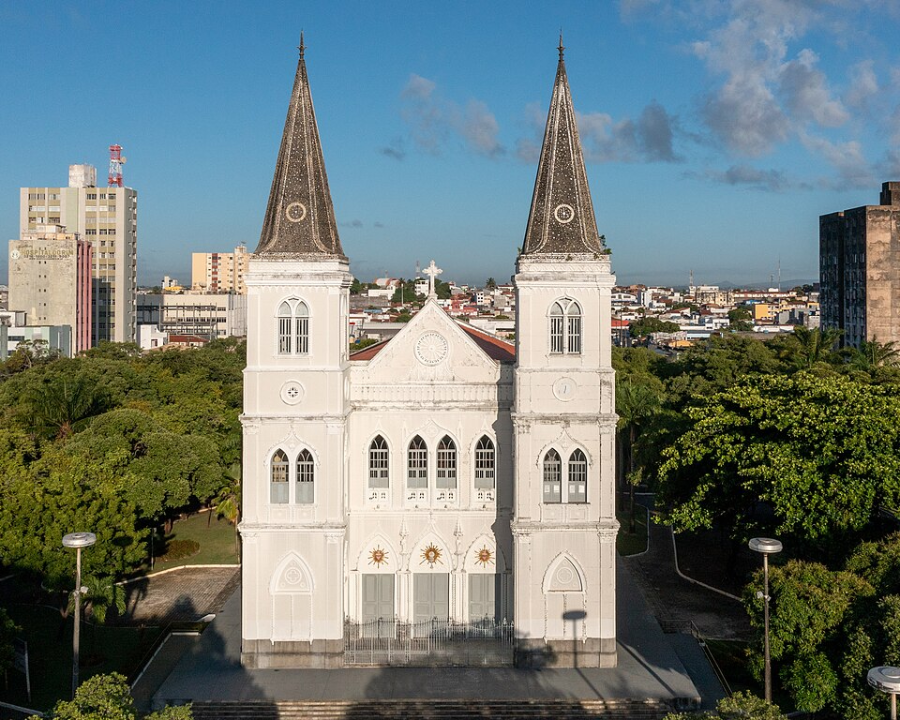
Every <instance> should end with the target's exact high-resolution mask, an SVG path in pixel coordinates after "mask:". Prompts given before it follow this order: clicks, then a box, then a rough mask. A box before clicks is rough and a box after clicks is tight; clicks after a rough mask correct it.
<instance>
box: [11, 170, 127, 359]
mask: <svg viewBox="0 0 900 720" xmlns="http://www.w3.org/2000/svg"><path fill="white" fill-rule="evenodd" d="M96 181H97V171H96V169H95V168H94V167H92V166H90V165H71V166H69V186H68V187H24V188H21V190H20V201H19V232H20V235H22V236H24V235H25V234H26V233H28V232H31V231H34V230H37V229H38V228H39V227H41V226H44V225H62V226H64V227H65V229H66V231H67V232H70V233H77V234H78V235H80V236H81V237H82V238H84V239H85V240H87V241H89V242H90V243H91V245H92V246H93V258H92V275H93V283H92V285H93V288H92V292H93V297H92V318H91V345H96V344H97V343H99V342H101V341H103V340H111V341H114V342H135V341H136V337H137V336H136V323H135V310H136V302H137V192H136V191H135V190H133V189H132V188H127V187H97V184H96ZM51 282H52V279H51Z"/></svg>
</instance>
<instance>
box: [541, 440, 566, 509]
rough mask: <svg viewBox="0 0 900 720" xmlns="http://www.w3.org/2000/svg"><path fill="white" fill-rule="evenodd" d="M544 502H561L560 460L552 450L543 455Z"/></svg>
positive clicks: (557, 454)
mask: <svg viewBox="0 0 900 720" xmlns="http://www.w3.org/2000/svg"><path fill="white" fill-rule="evenodd" d="M544 502H545V503H558V502H562V459H561V458H560V457H559V453H558V452H556V450H554V449H552V448H551V449H550V450H548V451H547V454H546V455H544Z"/></svg>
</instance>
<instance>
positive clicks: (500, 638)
mask: <svg viewBox="0 0 900 720" xmlns="http://www.w3.org/2000/svg"><path fill="white" fill-rule="evenodd" d="M514 649H515V633H514V632H513V624H512V623H510V622H497V621H496V620H492V619H490V618H485V619H484V620H479V621H475V622H469V623H463V622H454V621H453V620H440V619H438V618H433V619H431V620H425V621H422V622H414V623H409V622H401V621H400V620H397V619H379V620H371V621H367V622H353V621H350V620H347V621H346V622H345V623H344V664H345V665H407V666H425V667H429V666H446V665H463V666H473V665H476V666H477V665H481V666H484V667H503V666H510V665H512V664H513V651H514Z"/></svg>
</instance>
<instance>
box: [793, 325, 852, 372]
mask: <svg viewBox="0 0 900 720" xmlns="http://www.w3.org/2000/svg"><path fill="white" fill-rule="evenodd" d="M842 334H843V331H841V330H836V329H834V328H828V329H825V330H822V329H819V328H814V329H812V330H810V329H809V328H807V327H804V326H803V325H797V326H796V327H795V328H794V332H793V334H792V335H788V336H787V338H786V340H785V342H784V345H783V352H784V355H785V358H786V360H787V361H788V362H790V363H792V364H793V365H794V367H796V368H797V369H798V370H811V369H813V368H814V367H815V366H816V365H817V364H819V363H825V364H828V363H835V362H837V361H838V360H839V359H840V356H839V355H838V354H837V353H836V352H835V347H836V346H837V343H838V340H840V338H841V335H842Z"/></svg>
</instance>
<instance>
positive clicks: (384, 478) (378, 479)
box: [369, 435, 390, 488]
mask: <svg viewBox="0 0 900 720" xmlns="http://www.w3.org/2000/svg"><path fill="white" fill-rule="evenodd" d="M389 461H390V456H389V453H388V446H387V443H386V442H385V440H384V438H383V437H381V435H379V436H378V437H376V438H375V439H374V440H373V441H372V444H371V445H369V487H370V488H386V487H388V486H389V484H390V477H389V474H388V468H389Z"/></svg>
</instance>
